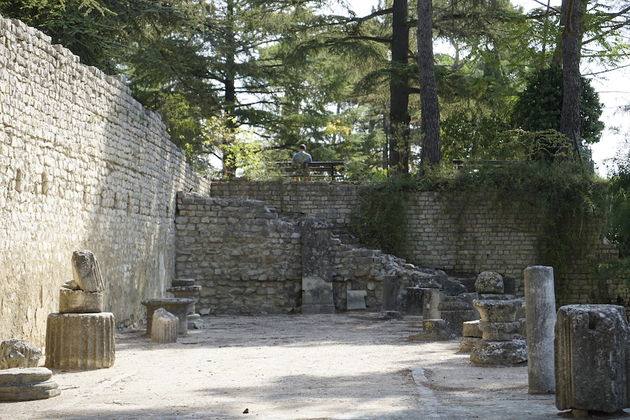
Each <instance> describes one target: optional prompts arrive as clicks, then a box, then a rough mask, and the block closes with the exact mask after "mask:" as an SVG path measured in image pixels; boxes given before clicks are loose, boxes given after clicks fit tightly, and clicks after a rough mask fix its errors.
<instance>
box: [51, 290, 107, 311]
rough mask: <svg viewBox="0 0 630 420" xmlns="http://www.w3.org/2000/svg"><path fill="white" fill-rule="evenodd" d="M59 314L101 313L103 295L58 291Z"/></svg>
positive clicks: (80, 291) (78, 291) (79, 291)
mask: <svg viewBox="0 0 630 420" xmlns="http://www.w3.org/2000/svg"><path fill="white" fill-rule="evenodd" d="M59 312H61V313H89V312H103V293H102V292H85V291H83V290H71V289H66V288H65V287H62V288H61V289H59Z"/></svg>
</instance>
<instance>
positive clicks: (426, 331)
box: [419, 319, 453, 340]
mask: <svg viewBox="0 0 630 420" xmlns="http://www.w3.org/2000/svg"><path fill="white" fill-rule="evenodd" d="M419 337H420V338H423V339H427V340H450V339H451V338H453V335H452V333H451V331H450V330H449V329H448V327H447V325H446V321H444V320H443V319H425V320H423V321H422V331H421V333H420V334H419Z"/></svg>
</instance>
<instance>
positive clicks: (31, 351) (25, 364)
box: [0, 339, 42, 369]
mask: <svg viewBox="0 0 630 420" xmlns="http://www.w3.org/2000/svg"><path fill="white" fill-rule="evenodd" d="M41 357H42V351H41V349H40V348H39V347H36V346H33V345H31V344H29V343H27V342H26V341H24V340H18V339H10V340H5V341H3V342H2V343H0V369H11V368H30V367H37V365H38V363H39V359H40V358H41Z"/></svg>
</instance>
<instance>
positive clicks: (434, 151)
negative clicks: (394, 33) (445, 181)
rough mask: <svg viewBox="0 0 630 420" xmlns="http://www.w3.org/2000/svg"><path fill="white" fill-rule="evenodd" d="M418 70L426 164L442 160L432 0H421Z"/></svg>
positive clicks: (424, 161)
mask: <svg viewBox="0 0 630 420" xmlns="http://www.w3.org/2000/svg"><path fill="white" fill-rule="evenodd" d="M418 72H419V78H420V111H421V113H422V120H421V122H422V152H421V155H420V162H421V165H422V166H429V165H437V164H438V163H440V106H439V104H438V95H437V81H436V79H435V65H434V63H433V5H432V0H418Z"/></svg>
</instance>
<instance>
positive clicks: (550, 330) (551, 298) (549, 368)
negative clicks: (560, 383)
mask: <svg viewBox="0 0 630 420" xmlns="http://www.w3.org/2000/svg"><path fill="white" fill-rule="evenodd" d="M524 277H525V302H526V305H525V313H526V320H527V323H526V330H527V354H528V362H527V375H528V387H529V393H530V394H547V393H553V392H554V391H555V389H556V380H555V377H554V343H553V342H554V327H555V325H556V298H555V294H554V281H553V268H552V267H544V266H533V267H527V268H526V269H525V271H524Z"/></svg>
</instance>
